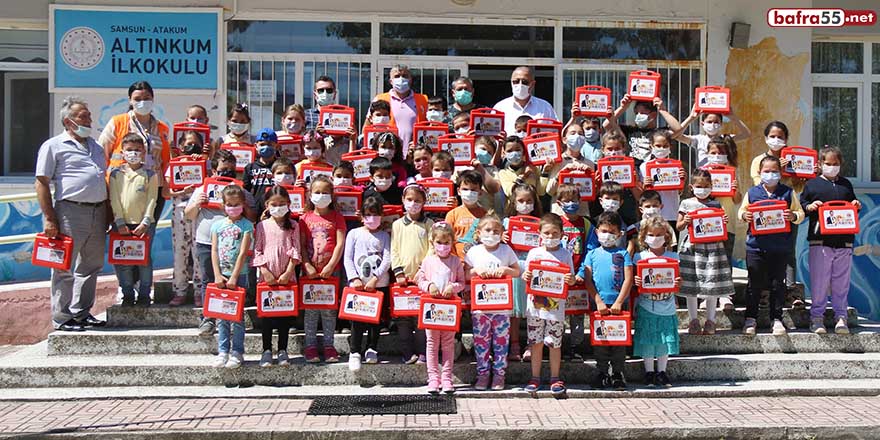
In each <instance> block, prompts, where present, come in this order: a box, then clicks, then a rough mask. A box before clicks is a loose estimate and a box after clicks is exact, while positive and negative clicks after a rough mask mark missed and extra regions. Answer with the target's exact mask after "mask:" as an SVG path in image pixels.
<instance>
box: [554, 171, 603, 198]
mask: <svg viewBox="0 0 880 440" xmlns="http://www.w3.org/2000/svg"><path fill="white" fill-rule="evenodd" d="M556 182H557V183H559V184H560V185H561V184H563V183H567V184H569V185H574V186H576V187H577V189H578V192H579V193H580V195H581V201H583V202H591V201H593V200H596V178H595V175H594V174H593V170H589V169H588V170H562V171H560V172H559V174H557V175H556Z"/></svg>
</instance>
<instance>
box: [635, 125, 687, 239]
mask: <svg viewBox="0 0 880 440" xmlns="http://www.w3.org/2000/svg"><path fill="white" fill-rule="evenodd" d="M650 138H651V155H650V156H648V160H647V161H645V162H642V164H641V165H639V174H641V175H642V176H644V179H645V180H644V181H645V187H647V188H651V183H653V179H652V177H651V176H649V175H648V172H647V169H648V168H647V167H648V163H649V162H652V161H654V160H657V159H669V158H671V156H672V133H671V132H670V131H669V130H665V129H663V130H656V131H654V132H652V133H651V135H650ZM678 177H679V178H680V179H681V180H682V181H684V180H686V179H687V174H686V173H685V171H684V168H679V169H678ZM657 193H658V194H660V200H661V206H662V207H661V209H660V213H659V214H660V216H661V217H663V220H666V221H668V222H671V223H673V224H674V222H675V221H677V220H678V212H677V211H676V210H677V208H678V204H679V202H680V201H681V200H680V199H679V193H680V191H678V190H658V191H657Z"/></svg>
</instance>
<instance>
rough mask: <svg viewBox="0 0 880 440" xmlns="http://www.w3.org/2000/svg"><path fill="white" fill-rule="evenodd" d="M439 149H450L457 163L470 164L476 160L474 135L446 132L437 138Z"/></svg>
mask: <svg viewBox="0 0 880 440" xmlns="http://www.w3.org/2000/svg"><path fill="white" fill-rule="evenodd" d="M437 148H438V150H437V151H448V152H449V154H451V155H452V158H453V159H455V164H456V165H470V164H471V161H473V160H474V157H475V156H474V137H473V136H464V135H457V134H444V135H443V136H440V137H439V138H437Z"/></svg>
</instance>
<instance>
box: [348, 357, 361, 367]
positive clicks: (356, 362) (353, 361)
mask: <svg viewBox="0 0 880 440" xmlns="http://www.w3.org/2000/svg"><path fill="white" fill-rule="evenodd" d="M348 369H349V370H351V371H357V370H360V369H361V354H360V353H352V354H350V355H348Z"/></svg>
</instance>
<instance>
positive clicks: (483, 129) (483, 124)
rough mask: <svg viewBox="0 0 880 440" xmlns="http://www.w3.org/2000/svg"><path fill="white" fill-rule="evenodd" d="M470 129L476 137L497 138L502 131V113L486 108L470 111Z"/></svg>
mask: <svg viewBox="0 0 880 440" xmlns="http://www.w3.org/2000/svg"><path fill="white" fill-rule="evenodd" d="M471 129H472V130H474V134H475V135H477V136H497V135H498V134H500V133H501V132H502V131H504V112H501V111H498V110H495V109H492V108H488V107H483V108H477V109H473V110H471Z"/></svg>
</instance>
